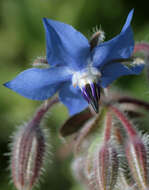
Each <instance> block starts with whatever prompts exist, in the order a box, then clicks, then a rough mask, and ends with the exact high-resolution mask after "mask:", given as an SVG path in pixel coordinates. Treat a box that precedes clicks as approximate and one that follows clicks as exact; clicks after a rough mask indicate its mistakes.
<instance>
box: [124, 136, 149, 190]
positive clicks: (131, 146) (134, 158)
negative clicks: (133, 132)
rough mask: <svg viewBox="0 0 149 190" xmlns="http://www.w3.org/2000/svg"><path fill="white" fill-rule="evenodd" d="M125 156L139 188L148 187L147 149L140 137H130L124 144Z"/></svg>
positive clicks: (141, 189)
mask: <svg viewBox="0 0 149 190" xmlns="http://www.w3.org/2000/svg"><path fill="white" fill-rule="evenodd" d="M126 157H127V160H128V165H129V167H130V171H131V173H132V177H133V178H134V180H135V183H136V184H137V186H138V188H139V189H140V190H147V189H149V183H148V182H149V181H148V177H149V176H148V168H147V150H146V147H145V145H144V143H143V142H142V140H141V138H139V137H134V138H131V139H130V140H129V141H128V143H127V145H126Z"/></svg>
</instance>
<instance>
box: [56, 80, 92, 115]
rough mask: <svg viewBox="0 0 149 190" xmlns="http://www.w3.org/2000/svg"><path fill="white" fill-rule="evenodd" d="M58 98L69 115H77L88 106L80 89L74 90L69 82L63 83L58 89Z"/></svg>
mask: <svg viewBox="0 0 149 190" xmlns="http://www.w3.org/2000/svg"><path fill="white" fill-rule="evenodd" d="M59 97H60V100H61V102H62V103H63V104H64V105H66V106H67V108H68V110H69V113H70V115H74V114H76V113H79V112H81V111H82V110H84V109H85V108H86V107H87V106H88V103H87V101H85V99H84V98H83V96H82V94H81V91H80V89H79V88H77V87H76V88H74V87H73V86H72V85H71V83H69V82H67V83H65V84H64V85H63V87H62V88H61V89H60V92H59Z"/></svg>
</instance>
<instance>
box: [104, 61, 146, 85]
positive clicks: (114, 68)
mask: <svg viewBox="0 0 149 190" xmlns="http://www.w3.org/2000/svg"><path fill="white" fill-rule="evenodd" d="M143 68H144V64H140V65H136V66H133V67H131V68H128V67H127V66H124V65H122V64H121V63H110V64H107V65H105V66H104V67H103V70H102V77H101V86H102V87H103V88H105V87H107V86H108V85H109V84H111V83H112V82H113V81H114V80H116V79H117V78H119V77H121V76H124V75H138V74H140V72H141V71H142V70H143Z"/></svg>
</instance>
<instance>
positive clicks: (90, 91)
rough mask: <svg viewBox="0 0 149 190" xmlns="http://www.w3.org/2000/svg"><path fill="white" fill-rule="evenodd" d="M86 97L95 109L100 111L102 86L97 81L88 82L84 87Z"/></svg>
mask: <svg viewBox="0 0 149 190" xmlns="http://www.w3.org/2000/svg"><path fill="white" fill-rule="evenodd" d="M82 93H83V96H84V98H85V99H86V100H87V101H88V103H89V104H90V105H91V106H92V107H93V109H94V111H95V112H96V113H98V111H99V100H100V87H99V86H98V85H97V84H96V83H92V84H87V85H85V87H84V88H83V89H82Z"/></svg>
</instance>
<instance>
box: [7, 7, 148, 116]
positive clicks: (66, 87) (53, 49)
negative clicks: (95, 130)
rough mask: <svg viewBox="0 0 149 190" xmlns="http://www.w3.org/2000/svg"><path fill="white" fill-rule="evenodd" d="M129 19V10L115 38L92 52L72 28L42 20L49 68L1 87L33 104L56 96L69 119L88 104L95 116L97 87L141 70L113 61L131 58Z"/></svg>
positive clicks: (27, 73) (35, 70) (30, 71)
mask: <svg viewBox="0 0 149 190" xmlns="http://www.w3.org/2000/svg"><path fill="white" fill-rule="evenodd" d="M132 16H133V10H131V11H130V13H129V15H128V17H127V19H126V23H125V24H124V26H123V28H122V31H121V32H120V34H119V35H117V36H116V37H114V38H113V39H111V40H109V41H107V42H104V43H103V42H102V43H100V44H98V45H96V47H94V48H91V44H90V43H89V41H88V40H87V39H86V38H85V37H84V36H83V35H82V34H81V33H80V32H78V31H77V30H75V29H74V28H73V27H72V26H70V25H67V24H64V23H61V22H58V21H53V20H50V19H46V18H44V19H43V23H44V28H45V32H46V46H47V52H46V54H47V55H46V57H47V61H48V63H49V65H50V66H49V68H44V69H40V68H31V69H28V70H25V71H23V72H21V73H20V74H19V75H18V76H17V77H16V78H15V79H13V80H12V81H10V82H7V83H5V84H4V85H5V86H6V87H8V88H10V89H12V90H13V91H15V92H17V93H19V94H21V95H22V96H24V97H27V98H29V99H33V100H46V99H48V98H50V97H51V96H53V95H54V94H55V93H56V92H58V93H59V98H60V101H61V102H62V103H63V104H64V105H66V106H67V108H68V109H69V112H70V114H71V115H73V114H75V113H78V112H80V111H82V110H83V109H85V108H86V107H87V106H88V103H89V104H91V106H92V107H93V108H94V110H95V111H96V112H98V106H99V98H100V87H102V88H106V87H107V86H108V85H109V84H111V83H112V82H113V81H114V80H116V79H117V78H118V77H121V76H124V75H132V74H139V73H140V72H141V71H142V69H143V67H144V65H143V64H141V65H134V66H133V67H131V68H128V67H127V66H126V65H124V64H122V63H121V62H118V61H116V60H123V59H128V58H130V57H131V55H132V52H133V49H134V40H133V32H132V29H131V26H130V24H131V20H132ZM82 95H83V96H82Z"/></svg>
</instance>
